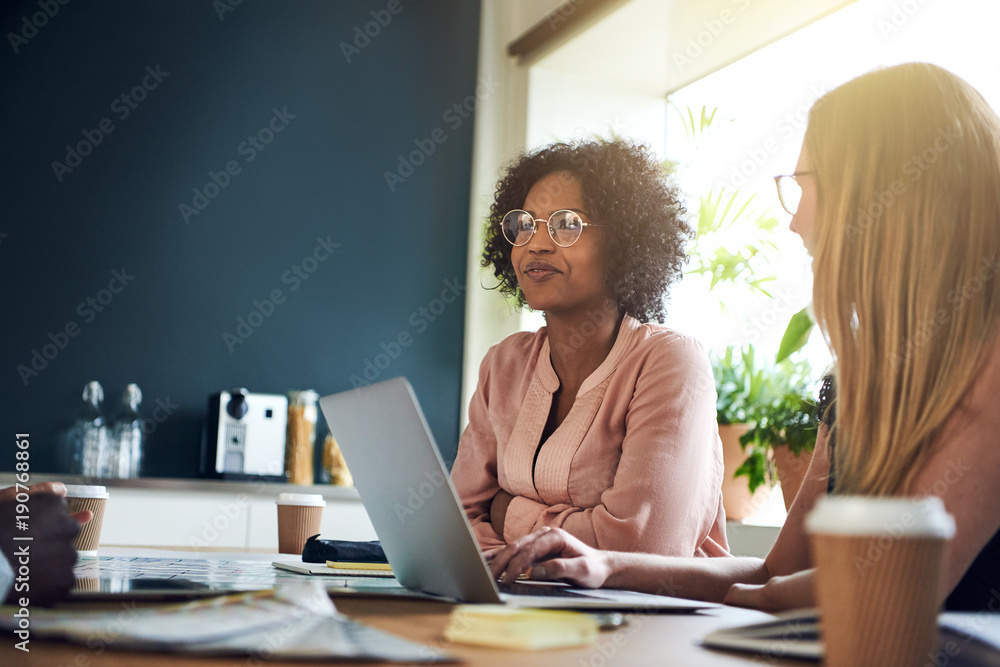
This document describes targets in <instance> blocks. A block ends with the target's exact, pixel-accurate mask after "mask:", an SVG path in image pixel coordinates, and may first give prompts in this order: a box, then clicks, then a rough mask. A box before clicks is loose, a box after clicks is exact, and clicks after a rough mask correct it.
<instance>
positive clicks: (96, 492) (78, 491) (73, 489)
mask: <svg viewBox="0 0 1000 667" xmlns="http://www.w3.org/2000/svg"><path fill="white" fill-rule="evenodd" d="M66 496H67V497H69V498H107V497H108V488H107V487H106V486H87V485H84V484H66Z"/></svg>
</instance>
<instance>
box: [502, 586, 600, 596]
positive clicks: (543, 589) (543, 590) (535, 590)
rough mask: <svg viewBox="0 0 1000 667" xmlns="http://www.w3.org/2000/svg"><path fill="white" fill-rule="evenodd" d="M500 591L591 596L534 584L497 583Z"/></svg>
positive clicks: (532, 594) (560, 587)
mask: <svg viewBox="0 0 1000 667" xmlns="http://www.w3.org/2000/svg"><path fill="white" fill-rule="evenodd" d="M497 588H499V589H500V592H501V593H506V594H508V595H530V596H531V597H547V598H591V597H592V596H590V595H586V594H584V593H574V592H573V591H568V590H566V589H565V588H564V587H562V586H537V585H535V584H527V585H526V584H497Z"/></svg>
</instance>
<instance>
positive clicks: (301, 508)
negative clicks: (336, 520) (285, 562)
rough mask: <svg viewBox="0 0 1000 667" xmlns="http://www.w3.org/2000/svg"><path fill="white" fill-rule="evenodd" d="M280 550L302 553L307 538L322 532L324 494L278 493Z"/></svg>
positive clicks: (288, 552) (281, 551) (282, 551)
mask: <svg viewBox="0 0 1000 667" xmlns="http://www.w3.org/2000/svg"><path fill="white" fill-rule="evenodd" d="M277 505H278V552H279V553H283V554H296V555H302V548H303V547H304V546H305V544H306V540H307V539H309V538H310V537H311V536H313V535H317V534H319V532H320V525H321V524H322V522H323V507H325V506H326V501H325V500H323V496H321V495H319V494H318V493H317V494H312V493H281V494H278V500H277Z"/></svg>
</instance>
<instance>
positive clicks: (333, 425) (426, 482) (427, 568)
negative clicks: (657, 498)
mask: <svg viewBox="0 0 1000 667" xmlns="http://www.w3.org/2000/svg"><path fill="white" fill-rule="evenodd" d="M320 406H321V407H322V409H323V414H324V415H325V416H326V421H327V424H328V425H329V427H330V430H331V432H332V433H333V435H334V437H335V438H336V440H337V444H338V445H339V446H340V450H341V452H342V453H343V455H344V459H345V461H346V462H347V467H348V468H349V469H350V471H351V475H352V476H353V477H354V484H355V486H356V487H357V489H358V493H359V494H360V496H361V500H362V501H363V502H364V506H365V509H366V510H367V511H368V517H369V518H370V519H371V522H372V525H373V526H374V528H375V533H376V534H377V535H378V538H379V540H380V541H381V543H382V548H383V550H384V551H385V555H386V557H387V558H388V560H389V564H390V565H392V571H393V573H394V574H395V575H396V578H397V579H398V580H399V583H400V584H402V585H403V586H405V587H406V588H408V589H411V590H414V591H420V592H423V593H430V594H432V595H435V596H439V597H443V598H447V599H450V600H457V601H461V602H478V603H490V604H509V605H515V606H519V607H547V608H560V609H618V610H640V609H641V610H646V611H661V610H669V611H694V610H697V609H707V608H710V607H716V606H718V605H716V604H714V603H711V602H699V601H695V600H684V599H681V598H674V597H668V596H662V595H648V594H644V593H635V592H631V591H615V590H604V589H600V590H595V589H583V588H575V587H571V586H567V585H564V584H560V583H543V582H531V581H523V582H518V583H515V584H510V585H509V586H504V588H503V590H501V589H500V588H498V586H497V582H496V581H495V580H494V579H493V576H492V574H491V573H490V570H489V567H488V566H487V564H486V560H485V559H484V558H483V556H482V553H481V552H480V550H479V544H478V543H477V541H476V538H475V536H474V534H473V532H472V527H471V526H470V525H469V521H468V519H467V518H466V516H465V511H464V510H463V509H462V503H461V502H460V500H459V498H458V494H457V493H456V492H455V488H454V487H453V486H452V484H451V479H450V478H449V475H448V470H447V469H446V468H445V465H444V462H443V461H442V460H441V455H440V454H439V453H438V449H437V446H436V445H435V444H434V437H433V436H432V435H431V432H430V429H429V428H428V426H427V421H426V419H424V414H423V412H422V411H421V409H420V405H419V403H418V402H417V397H416V395H415V394H414V392H413V388H412V387H411V386H410V383H409V382H408V381H407V380H406V379H405V378H402V377H399V378H394V379H392V380H386V381H384V382H379V383H377V384H371V385H366V386H363V387H359V388H357V389H351V390H348V391H345V392H342V393H339V394H333V395H330V396H324V397H323V398H322V399H320Z"/></svg>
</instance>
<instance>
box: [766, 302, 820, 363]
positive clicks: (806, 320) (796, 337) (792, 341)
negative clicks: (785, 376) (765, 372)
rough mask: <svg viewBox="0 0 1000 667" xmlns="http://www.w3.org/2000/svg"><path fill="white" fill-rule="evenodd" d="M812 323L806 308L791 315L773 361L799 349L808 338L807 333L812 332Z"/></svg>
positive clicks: (778, 360) (779, 359)
mask: <svg viewBox="0 0 1000 667" xmlns="http://www.w3.org/2000/svg"><path fill="white" fill-rule="evenodd" d="M814 324H815V323H814V322H813V321H812V318H811V317H809V310H808V308H803V309H802V310H800V311H799V312H797V313H795V314H794V315H792V319H790V320H789V321H788V327H786V328H785V334H784V335H783V336H782V337H781V344H780V345H779V346H778V356H777V358H776V359H775V361H776V362H777V363H781V362H782V361H784V360H785V359H787V358H788V357H789V356H790V355H791V354H792V353H793V352H798V351H799V350H801V349H802V347H803V346H804V345H805V344H806V341H807V340H809V334H810V333H811V332H812V329H813V325H814Z"/></svg>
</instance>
